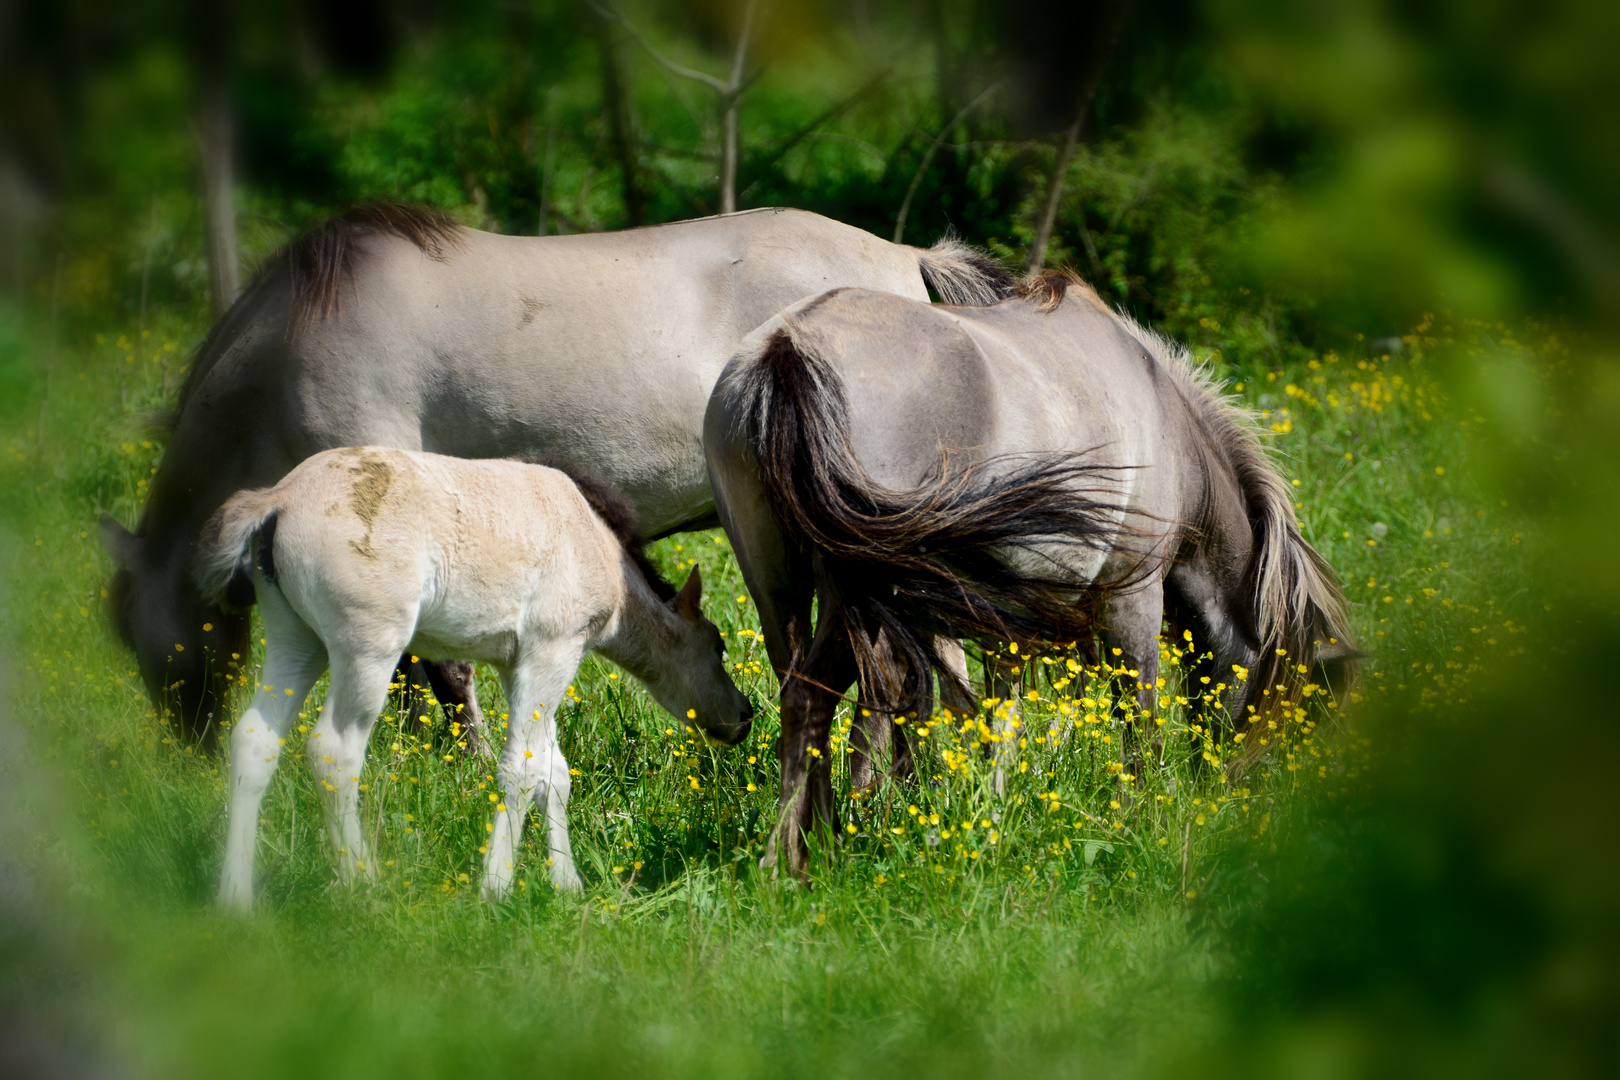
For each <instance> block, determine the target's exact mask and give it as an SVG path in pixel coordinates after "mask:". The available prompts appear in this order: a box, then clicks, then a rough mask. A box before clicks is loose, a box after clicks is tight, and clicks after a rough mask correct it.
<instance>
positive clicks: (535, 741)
mask: <svg viewBox="0 0 1620 1080" xmlns="http://www.w3.org/2000/svg"><path fill="white" fill-rule="evenodd" d="M584 655H585V643H584V642H583V641H580V640H578V639H563V640H559V641H553V642H549V643H547V644H546V645H543V646H534V647H531V648H530V649H529V650H527V651H526V653H525V655H524V656H523V657H522V658H521V659H520V660H519V662H518V664H517V666H516V667H514V668H512V669H511V670H509V671H503V672H502V673H501V678H502V681H503V682H504V683H505V684H506V700H507V703H508V704H509V705H510V707H511V713H510V716H511V727H510V729H509V730H508V732H507V736H506V747H505V749H504V750H503V751H502V752H501V761H500V766H499V773H498V775H499V776H500V781H501V796H502V800H503V801H502V802H501V803H500V804H499V805H497V806H496V808H495V821H494V824H493V827H492V829H491V831H490V836H489V851H488V853H487V854H486V855H485V857H484V884H483V892H484V895H485V896H486V897H489V898H491V899H499V898H500V897H502V896H505V895H506V893H507V892H508V890H510V889H511V887H512V878H513V876H514V875H515V873H516V868H517V847H518V842H519V840H520V839H521V837H522V835H523V821H524V818H525V816H526V815H527V814H528V812H529V803H530V802H531V801H534V800H536V799H538V800H539V802H540V805H541V807H542V809H543V810H544V812H545V816H546V848H547V850H548V851H549V853H550V864H551V883H552V884H553V885H555V886H556V887H557V888H558V889H561V890H563V891H565V892H579V891H580V888H581V886H580V881H579V872H578V871H577V870H576V869H575V868H574V849H573V845H572V843H571V842H570V841H569V838H568V795H569V792H570V790H571V789H572V787H573V779H572V774H571V773H570V772H569V771H568V761H567V760H566V759H565V758H564V757H563V753H562V747H561V746H560V745H559V744H558V741H557V707H558V705H559V704H561V702H562V699H563V695H564V693H565V692H566V691H567V689H568V683H569V680H571V679H572V678H573V677H574V673H575V672H576V671H578V670H579V661H580V658H581V657H582V656H584Z"/></svg>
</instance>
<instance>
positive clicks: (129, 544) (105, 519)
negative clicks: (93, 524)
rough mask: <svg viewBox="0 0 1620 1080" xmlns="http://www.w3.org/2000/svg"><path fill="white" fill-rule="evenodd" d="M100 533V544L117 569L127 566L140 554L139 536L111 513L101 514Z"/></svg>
mask: <svg viewBox="0 0 1620 1080" xmlns="http://www.w3.org/2000/svg"><path fill="white" fill-rule="evenodd" d="M100 533H101V546H102V547H103V548H105V549H106V551H107V555H108V556H109V557H110V558H111V559H112V561H113V562H115V563H117V564H118V568H119V569H121V570H122V569H124V568H126V567H128V566H129V565H130V564H131V563H133V562H134V561H135V559H136V557H137V556H139V555H140V551H141V538H140V537H138V536H136V535H135V534H134V533H132V532H130V531H129V530H128V529H126V528H124V527H123V526H122V525H120V524H119V523H118V519H117V518H115V517H113V516H112V515H111V514H108V513H103V514H102V515H101V525H100Z"/></svg>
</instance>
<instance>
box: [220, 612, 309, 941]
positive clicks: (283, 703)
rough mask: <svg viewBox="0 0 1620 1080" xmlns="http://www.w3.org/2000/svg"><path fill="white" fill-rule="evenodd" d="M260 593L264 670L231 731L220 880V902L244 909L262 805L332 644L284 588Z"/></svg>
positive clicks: (249, 897) (248, 900)
mask: <svg viewBox="0 0 1620 1080" xmlns="http://www.w3.org/2000/svg"><path fill="white" fill-rule="evenodd" d="M259 597H260V601H259V609H260V611H261V613H262V614H263V617H264V637H265V654H264V670H263V671H262V672H260V674H259V685H258V687H257V689H256V690H255V692H254V695H253V703H252V704H251V705H249V706H248V708H247V711H246V712H245V713H243V714H242V717H241V719H240V720H238V721H237V723H236V726H235V728H233V729H232V731H231V787H230V792H231V802H230V823H229V825H228V826H227V827H226V833H225V865H224V869H223V872H222V873H221V875H220V882H219V902H220V903H221V904H223V905H225V906H227V907H234V908H240V909H244V910H245V909H247V908H250V907H252V906H253V855H254V851H255V849H256V848H257V846H258V832H259V805H260V803H261V802H262V801H263V800H264V792H265V789H266V788H268V787H269V785H270V777H271V776H273V775H275V771H276V765H277V763H278V762H279V761H280V758H281V747H282V744H283V743H285V742H286V737H287V731H288V729H289V728H290V727H291V726H292V722H293V718H294V717H295V716H297V714H298V710H299V709H300V708H301V707H302V706H303V704H304V699H305V698H307V697H308V696H309V691H310V688H311V687H312V686H314V685H315V680H316V679H318V678H320V677H321V672H322V671H324V670H326V647H325V646H324V645H322V644H321V639H320V638H319V637H317V636H316V635H315V632H314V631H313V630H311V629H310V628H309V627H308V626H307V625H305V623H304V621H303V620H302V619H300V618H299V617H298V616H297V615H295V614H294V613H293V611H292V609H291V608H290V607H288V606H287V601H286V600H285V599H284V598H283V597H282V595H281V592H280V590H278V589H277V588H276V587H275V586H273V585H270V584H268V583H265V582H262V581H261V582H260V583H259Z"/></svg>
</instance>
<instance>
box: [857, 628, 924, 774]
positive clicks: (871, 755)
mask: <svg viewBox="0 0 1620 1080" xmlns="http://www.w3.org/2000/svg"><path fill="white" fill-rule="evenodd" d="M873 652H874V654H875V656H874V659H875V661H876V663H875V664H874V669H875V670H872V671H869V672H867V673H866V675H865V679H864V681H863V682H862V684H861V692H860V694H859V695H858V697H859V708H858V709H857V710H856V714H855V717H854V724H853V725H852V726H851V730H850V748H851V750H852V751H853V753H852V754H851V755H850V759H849V787H850V791H851V793H861V792H865V791H868V790H870V789H871V788H873V787H876V786H877V783H878V781H879V780H880V779H881V778H882V775H883V771H884V769H885V768H887V769H888V770H889V775H890V776H893V777H895V778H897V779H898V778H900V777H902V776H910V775H911V773H912V761H911V747H910V744H909V743H908V742H907V740H906V733H905V729H904V727H903V726H902V725H898V724H896V721H897V720H899V719H901V716H900V711H901V704H902V702H901V700H900V699H901V694H902V692H903V690H904V685H905V678H906V674H907V667H906V664H905V662H904V661H903V660H901V659H900V658H899V657H897V656H895V655H894V650H893V649H892V648H891V647H890V642H889V638H888V636H887V635H885V634H881V633H880V634H879V635H878V637H877V641H876V642H875V643H874V648H873Z"/></svg>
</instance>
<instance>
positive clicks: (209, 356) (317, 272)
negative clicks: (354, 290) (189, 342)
mask: <svg viewBox="0 0 1620 1080" xmlns="http://www.w3.org/2000/svg"><path fill="white" fill-rule="evenodd" d="M378 234H385V235H389V236H397V237H399V238H400V239H402V240H409V241H410V242H411V243H413V244H415V245H416V246H417V247H419V248H421V249H422V253H423V254H425V255H426V256H427V257H428V258H430V259H436V260H439V261H443V260H444V258H445V249H446V248H447V247H455V246H456V245H458V244H459V243H460V238H459V237H457V235H456V223H455V220H454V219H453V218H451V217H450V215H449V214H446V213H445V212H444V211H442V210H435V209H433V208H431V207H427V206H409V205H405V204H403V203H374V204H371V205H369V206H356V207H354V208H353V209H350V210H348V211H346V212H344V213H343V214H340V215H338V216H337V217H335V218H333V219H331V220H330V221H327V222H326V223H324V224H322V225H317V226H316V227H315V228H313V229H311V230H309V231H308V232H306V233H304V234H303V235H302V236H299V237H298V238H297V239H295V240H293V241H292V242H291V243H290V244H288V245H287V246H286V247H285V248H283V249H282V250H281V251H280V252H278V253H277V254H276V255H274V256H272V257H271V258H270V260H269V261H268V262H266V263H265V265H264V269H263V270H261V271H260V272H259V273H258V274H257V275H256V276H255V277H254V279H253V281H252V282H251V283H249V285H248V287H247V288H245V289H243V290H242V295H241V296H239V297H237V299H236V302H235V303H234V304H232V305H231V308H230V310H229V311H227V312H226V313H225V314H224V315H222V316H221V317H220V318H219V319H218V321H216V322H215V323H214V325H213V327H212V328H211V329H210V330H209V331H208V336H207V337H206V338H204V339H203V343H202V344H201V345H199V346H198V347H197V351H196V352H195V353H194V354H193V356H192V361H191V369H190V370H189V371H188V372H187V373H186V381H185V382H184V383H183V384H181V387H180V396H179V398H178V399H177V401H176V403H175V407H174V411H173V412H171V413H169V414H168V415H167V417H165V418H164V421H163V426H164V427H167V428H168V429H170V430H173V428H174V425H175V424H176V423H178V422H179V419H180V416H181V414H182V413H183V412H184V411H185V407H186V402H188V401H190V400H191V395H192V394H193V393H194V392H195V390H196V388H197V386H198V385H199V384H201V382H202V380H203V379H204V377H206V376H207V374H208V372H209V371H211V370H212V369H213V367H214V364H215V363H217V362H218V360H219V358H220V356H221V355H222V354H223V353H224V351H225V350H224V349H222V348H219V347H218V343H219V339H220V337H221V335H222V334H223V333H224V331H225V329H226V327H228V326H230V325H231V324H232V323H234V322H235V321H236V320H237V319H238V318H239V317H240V315H241V313H242V312H243V311H245V310H247V309H248V308H249V307H250V306H251V305H252V303H253V301H254V299H255V297H256V295H257V294H258V293H259V292H261V291H262V290H263V288H264V286H265V284H266V283H267V282H269V281H270V280H271V279H272V278H273V277H274V276H275V275H276V274H278V273H279V272H280V271H281V270H282V268H286V270H287V272H288V274H289V275H290V276H291V279H292V300H291V306H290V307H289V309H288V312H287V329H288V332H289V333H290V332H292V331H293V330H295V329H296V328H297V327H299V326H302V325H303V324H304V323H306V322H308V321H309V320H310V319H311V318H314V317H317V316H318V317H320V318H323V319H324V318H327V317H329V316H330V315H331V314H332V313H333V312H335V311H337V310H339V308H340V306H341V304H342V296H343V285H344V283H345V281H347V282H351V283H352V282H353V280H354V274H355V269H356V267H357V266H358V265H359V260H360V257H361V255H362V254H363V253H364V250H363V249H362V248H361V247H360V245H358V244H357V243H356V242H355V241H357V240H359V239H360V238H362V237H365V236H375V235H378Z"/></svg>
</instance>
